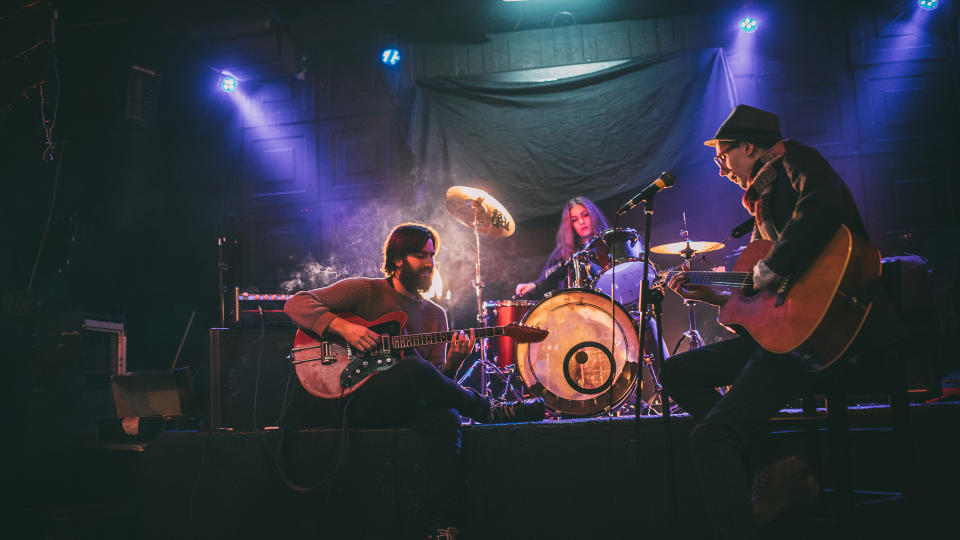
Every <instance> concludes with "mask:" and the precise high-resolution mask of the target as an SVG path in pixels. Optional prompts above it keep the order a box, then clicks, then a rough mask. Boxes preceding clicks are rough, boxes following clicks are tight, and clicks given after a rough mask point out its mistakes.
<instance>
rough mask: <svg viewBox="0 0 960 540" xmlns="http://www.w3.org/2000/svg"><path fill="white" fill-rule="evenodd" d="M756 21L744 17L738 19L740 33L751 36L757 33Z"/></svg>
mask: <svg viewBox="0 0 960 540" xmlns="http://www.w3.org/2000/svg"><path fill="white" fill-rule="evenodd" d="M757 26H759V24H758V23H757V20H756V19H754V18H753V17H744V18H742V19H740V31H741V32H746V33H748V34H752V33H754V32H756V31H757Z"/></svg>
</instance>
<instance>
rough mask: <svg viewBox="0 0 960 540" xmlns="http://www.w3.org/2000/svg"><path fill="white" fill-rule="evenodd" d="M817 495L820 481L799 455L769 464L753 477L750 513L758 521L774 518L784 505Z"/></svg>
mask: <svg viewBox="0 0 960 540" xmlns="http://www.w3.org/2000/svg"><path fill="white" fill-rule="evenodd" d="M819 495H820V484H819V482H817V479H816V478H815V477H814V476H813V474H812V473H811V472H810V467H809V466H808V465H807V463H806V462H805V461H804V460H803V459H801V458H800V456H790V457H788V458H786V459H782V460H780V461H776V462H774V463H771V464H769V465H767V466H765V467H764V468H762V469H761V470H760V471H758V472H757V474H756V475H755V476H754V477H753V496H752V497H751V499H750V500H751V501H752V502H753V516H754V517H755V518H756V520H757V522H758V523H760V524H764V523H769V522H771V521H773V520H774V519H776V517H777V516H778V515H780V512H782V511H783V509H784V508H786V507H788V506H793V505H797V504H802V503H808V502H811V501H812V500H814V499H816V498H817V496H819Z"/></svg>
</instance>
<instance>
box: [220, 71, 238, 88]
mask: <svg viewBox="0 0 960 540" xmlns="http://www.w3.org/2000/svg"><path fill="white" fill-rule="evenodd" d="M239 84H240V83H239V81H237V78H236V77H234V76H233V75H230V74H228V73H224V74H222V75H221V76H220V90H223V91H224V92H233V91H234V90H236V89H237V86H238V85H239Z"/></svg>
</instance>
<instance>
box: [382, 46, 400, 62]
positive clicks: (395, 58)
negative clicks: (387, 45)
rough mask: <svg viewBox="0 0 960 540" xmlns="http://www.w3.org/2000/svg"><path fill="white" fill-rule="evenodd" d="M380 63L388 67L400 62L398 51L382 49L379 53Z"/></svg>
mask: <svg viewBox="0 0 960 540" xmlns="http://www.w3.org/2000/svg"><path fill="white" fill-rule="evenodd" d="M380 61H381V62H383V63H384V64H386V65H388V66H395V65H397V64H398V63H399V62H400V51H398V50H396V49H384V50H383V52H382V53H380Z"/></svg>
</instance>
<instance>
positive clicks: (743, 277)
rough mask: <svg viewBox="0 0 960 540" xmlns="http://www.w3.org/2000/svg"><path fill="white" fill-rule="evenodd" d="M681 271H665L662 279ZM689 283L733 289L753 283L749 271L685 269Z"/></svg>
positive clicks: (668, 278) (671, 276) (666, 279)
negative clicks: (692, 270)
mask: <svg viewBox="0 0 960 540" xmlns="http://www.w3.org/2000/svg"><path fill="white" fill-rule="evenodd" d="M681 272H682V271H680V270H678V271H670V272H666V276H665V278H664V281H670V279H671V278H673V276H675V275H677V274H679V273H681ZM684 273H686V275H687V277H688V278H689V279H690V284H691V285H713V286H718V287H731V288H734V289H743V288H745V287H748V286H751V285H753V273H751V272H703V271H697V272H690V271H686V272H684Z"/></svg>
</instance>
